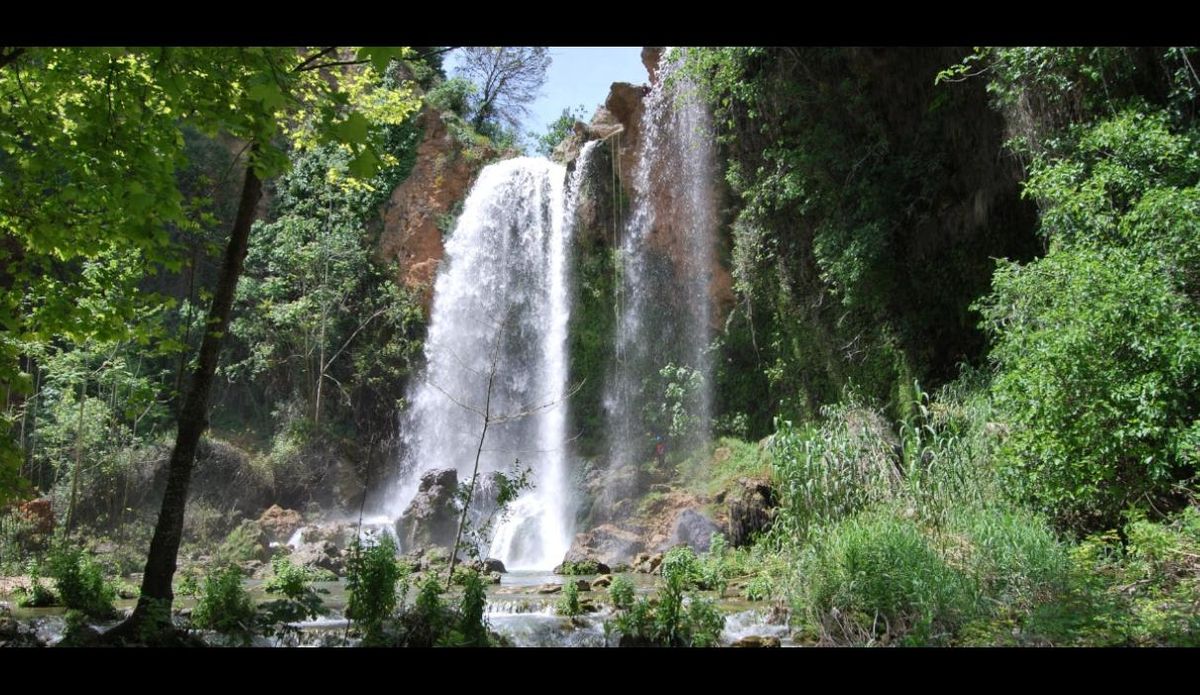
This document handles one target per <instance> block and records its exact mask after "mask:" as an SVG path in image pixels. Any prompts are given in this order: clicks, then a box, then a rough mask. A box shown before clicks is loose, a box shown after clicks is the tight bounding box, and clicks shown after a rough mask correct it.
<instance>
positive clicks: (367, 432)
mask: <svg viewBox="0 0 1200 695" xmlns="http://www.w3.org/2000/svg"><path fill="white" fill-rule="evenodd" d="M388 132H389V133H390V135H389V136H388V137H389V138H390V140H389V145H388V147H389V157H391V161H392V163H391V164H389V165H387V166H385V167H384V168H383V169H382V170H381V171H380V172H379V173H378V174H377V175H376V176H374V177H372V178H369V179H365V180H360V179H356V178H353V177H352V176H351V172H350V170H349V167H350V164H351V159H350V155H349V154H348V153H347V152H346V151H344V150H343V149H341V148H338V147H332V146H327V147H318V148H316V149H313V150H312V151H310V152H306V153H303V154H301V155H298V156H297V157H296V160H295V163H294V166H293V168H292V170H291V172H289V173H288V175H287V176H285V177H283V179H281V181H280V182H279V185H278V193H277V196H276V198H275V200H274V203H275V212H276V216H275V219H274V220H273V221H271V222H269V223H258V224H256V225H255V227H254V229H253V231H252V234H251V241H250V251H249V253H248V255H247V258H246V277H245V278H244V279H243V281H242V283H241V286H240V290H239V298H238V304H237V312H236V315H235V318H234V320H233V322H232V324H231V332H232V334H233V336H234V338H235V339H236V340H235V341H234V343H233V345H232V353H233V356H234V357H233V359H232V360H231V361H230V364H229V365H228V366H227V367H225V368H224V370H223V372H224V374H225V375H226V377H227V379H228V381H229V382H230V385H229V388H230V390H231V391H232V392H233V393H235V394H245V397H244V398H242V399H238V401H239V402H246V403H247V404H253V403H256V402H261V401H263V400H265V401H267V402H274V403H289V402H292V403H295V404H296V406H295V408H294V411H295V412H292V411H290V410H288V409H282V408H281V409H277V411H276V413H275V418H274V419H275V421H276V422H275V423H274V425H275V428H276V432H277V434H276V439H279V438H291V439H295V432H293V431H292V430H294V429H295V428H297V427H299V426H300V422H296V421H297V420H299V421H302V422H303V423H304V426H306V427H308V428H309V429H310V430H311V434H312V435H315V436H318V437H319V436H321V435H324V434H326V433H327V432H328V433H332V432H333V431H336V430H337V429H341V430H342V431H347V430H348V431H351V432H355V431H357V432H356V433H357V435H358V437H359V438H362V437H369V436H371V433H372V432H374V431H376V430H381V429H383V428H385V427H387V426H390V420H388V419H387V417H386V416H384V415H382V414H381V412H377V411H384V410H390V409H391V408H394V407H395V405H396V403H397V402H398V401H399V400H400V399H401V398H402V396H403V392H402V390H401V389H402V385H403V383H404V379H405V377H406V376H407V375H408V374H409V372H410V370H411V368H412V365H413V363H414V360H415V359H416V358H417V356H418V354H419V352H420V345H421V332H422V330H423V327H424V317H423V312H422V309H421V307H420V304H419V302H418V300H417V298H416V296H415V294H413V293H412V292H410V291H408V290H406V289H404V288H402V287H401V286H399V285H398V284H397V283H396V282H395V281H394V275H395V271H394V269H393V268H389V267H386V266H384V265H382V264H381V263H378V262H377V261H376V260H375V253H376V245H377V240H376V238H375V237H376V233H374V232H372V231H370V229H371V227H370V225H372V224H373V222H374V221H375V220H376V219H377V216H378V209H379V206H380V205H381V204H382V203H383V202H384V201H386V199H387V197H388V196H390V194H391V191H392V189H393V188H394V187H395V185H396V184H397V183H398V182H399V181H400V180H402V179H403V178H404V177H405V176H407V174H408V171H409V170H410V169H411V167H412V163H413V158H414V157H415V152H416V144H417V141H418V140H419V137H420V129H419V128H418V127H417V126H416V125H415V124H414V123H412V122H410V121H403V122H401V123H399V124H396V125H392V126H389V131H388ZM373 405H377V406H378V407H372V406H373ZM247 414H248V415H250V416H251V417H253V418H255V419H256V420H257V421H259V422H262V421H263V420H265V419H266V418H265V417H264V416H265V415H266V413H264V412H262V411H261V410H251V411H250V412H248V413H247ZM262 426H263V428H264V429H265V428H266V427H267V426H268V425H267V423H265V422H263V423H262ZM276 458H277V459H279V460H280V462H281V463H291V462H295V461H297V460H298V459H299V458H300V457H298V456H295V455H291V456H282V457H276ZM279 468H280V471H279V472H280V473H284V474H285V476H284V477H285V479H286V478H287V477H291V478H292V479H297V478H300V477H302V476H303V472H302V471H287V468H288V466H286V465H281V466H279Z"/></svg>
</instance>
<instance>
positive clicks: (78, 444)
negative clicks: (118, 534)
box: [67, 377, 87, 538]
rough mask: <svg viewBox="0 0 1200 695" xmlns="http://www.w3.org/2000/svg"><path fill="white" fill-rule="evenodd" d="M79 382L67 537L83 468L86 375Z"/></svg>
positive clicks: (71, 523) (72, 519)
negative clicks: (77, 416) (77, 417)
mask: <svg viewBox="0 0 1200 695" xmlns="http://www.w3.org/2000/svg"><path fill="white" fill-rule="evenodd" d="M84 379H85V380H84V381H83V382H80V384H79V419H78V420H77V421H76V423H75V468H74V472H72V473H71V503H70V504H69V505H68V506H67V537H68V538H70V537H71V526H72V525H74V523H75V500H76V499H77V498H78V497H79V472H80V469H81V468H83V404H84V399H85V398H87V390H86V389H87V381H86V379H87V377H84Z"/></svg>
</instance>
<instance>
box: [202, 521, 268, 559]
mask: <svg viewBox="0 0 1200 695" xmlns="http://www.w3.org/2000/svg"><path fill="white" fill-rule="evenodd" d="M269 557H270V549H269V548H268V547H267V537H266V534H264V533H263V530H262V528H261V527H260V526H259V525H258V524H257V523H256V522H254V521H251V520H249V519H246V520H244V521H242V523H240V524H238V525H237V526H236V527H235V528H234V529H233V531H230V533H229V535H228V536H226V537H225V540H224V541H222V543H221V546H220V547H219V548H217V552H216V556H215V558H214V559H215V560H216V562H217V563H218V564H238V563H241V562H248V561H250V560H259V561H265V560H267V559H268V558H269Z"/></svg>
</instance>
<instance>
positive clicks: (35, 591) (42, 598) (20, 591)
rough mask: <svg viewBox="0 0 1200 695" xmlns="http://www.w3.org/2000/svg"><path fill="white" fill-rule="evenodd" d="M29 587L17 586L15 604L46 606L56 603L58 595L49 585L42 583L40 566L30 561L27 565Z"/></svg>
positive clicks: (28, 606)
mask: <svg viewBox="0 0 1200 695" xmlns="http://www.w3.org/2000/svg"><path fill="white" fill-rule="evenodd" d="M28 573H29V588H28V589H27V588H25V587H23V586H22V587H17V590H16V594H17V605H18V606H20V607H22V608H46V607H48V606H53V605H54V604H56V603H58V596H56V595H55V594H54V592H53V591H51V590H50V587H48V586H46V585H45V584H42V574H41V568H40V567H39V566H38V563H36V562H33V561H30V562H29V565H28Z"/></svg>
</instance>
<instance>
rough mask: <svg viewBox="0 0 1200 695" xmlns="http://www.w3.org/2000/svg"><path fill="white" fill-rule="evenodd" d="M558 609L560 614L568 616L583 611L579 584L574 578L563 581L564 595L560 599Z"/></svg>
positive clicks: (571, 616) (570, 616)
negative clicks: (580, 603)
mask: <svg viewBox="0 0 1200 695" xmlns="http://www.w3.org/2000/svg"><path fill="white" fill-rule="evenodd" d="M556 610H557V611H558V614H559V615H565V616H567V617H568V618H573V617H575V616H577V615H579V614H581V613H583V609H582V608H580V607H579V586H578V585H577V584H576V582H575V580H574V579H568V580H567V581H565V582H563V588H562V596H561V597H559V599H558V606H557V608H556Z"/></svg>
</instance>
